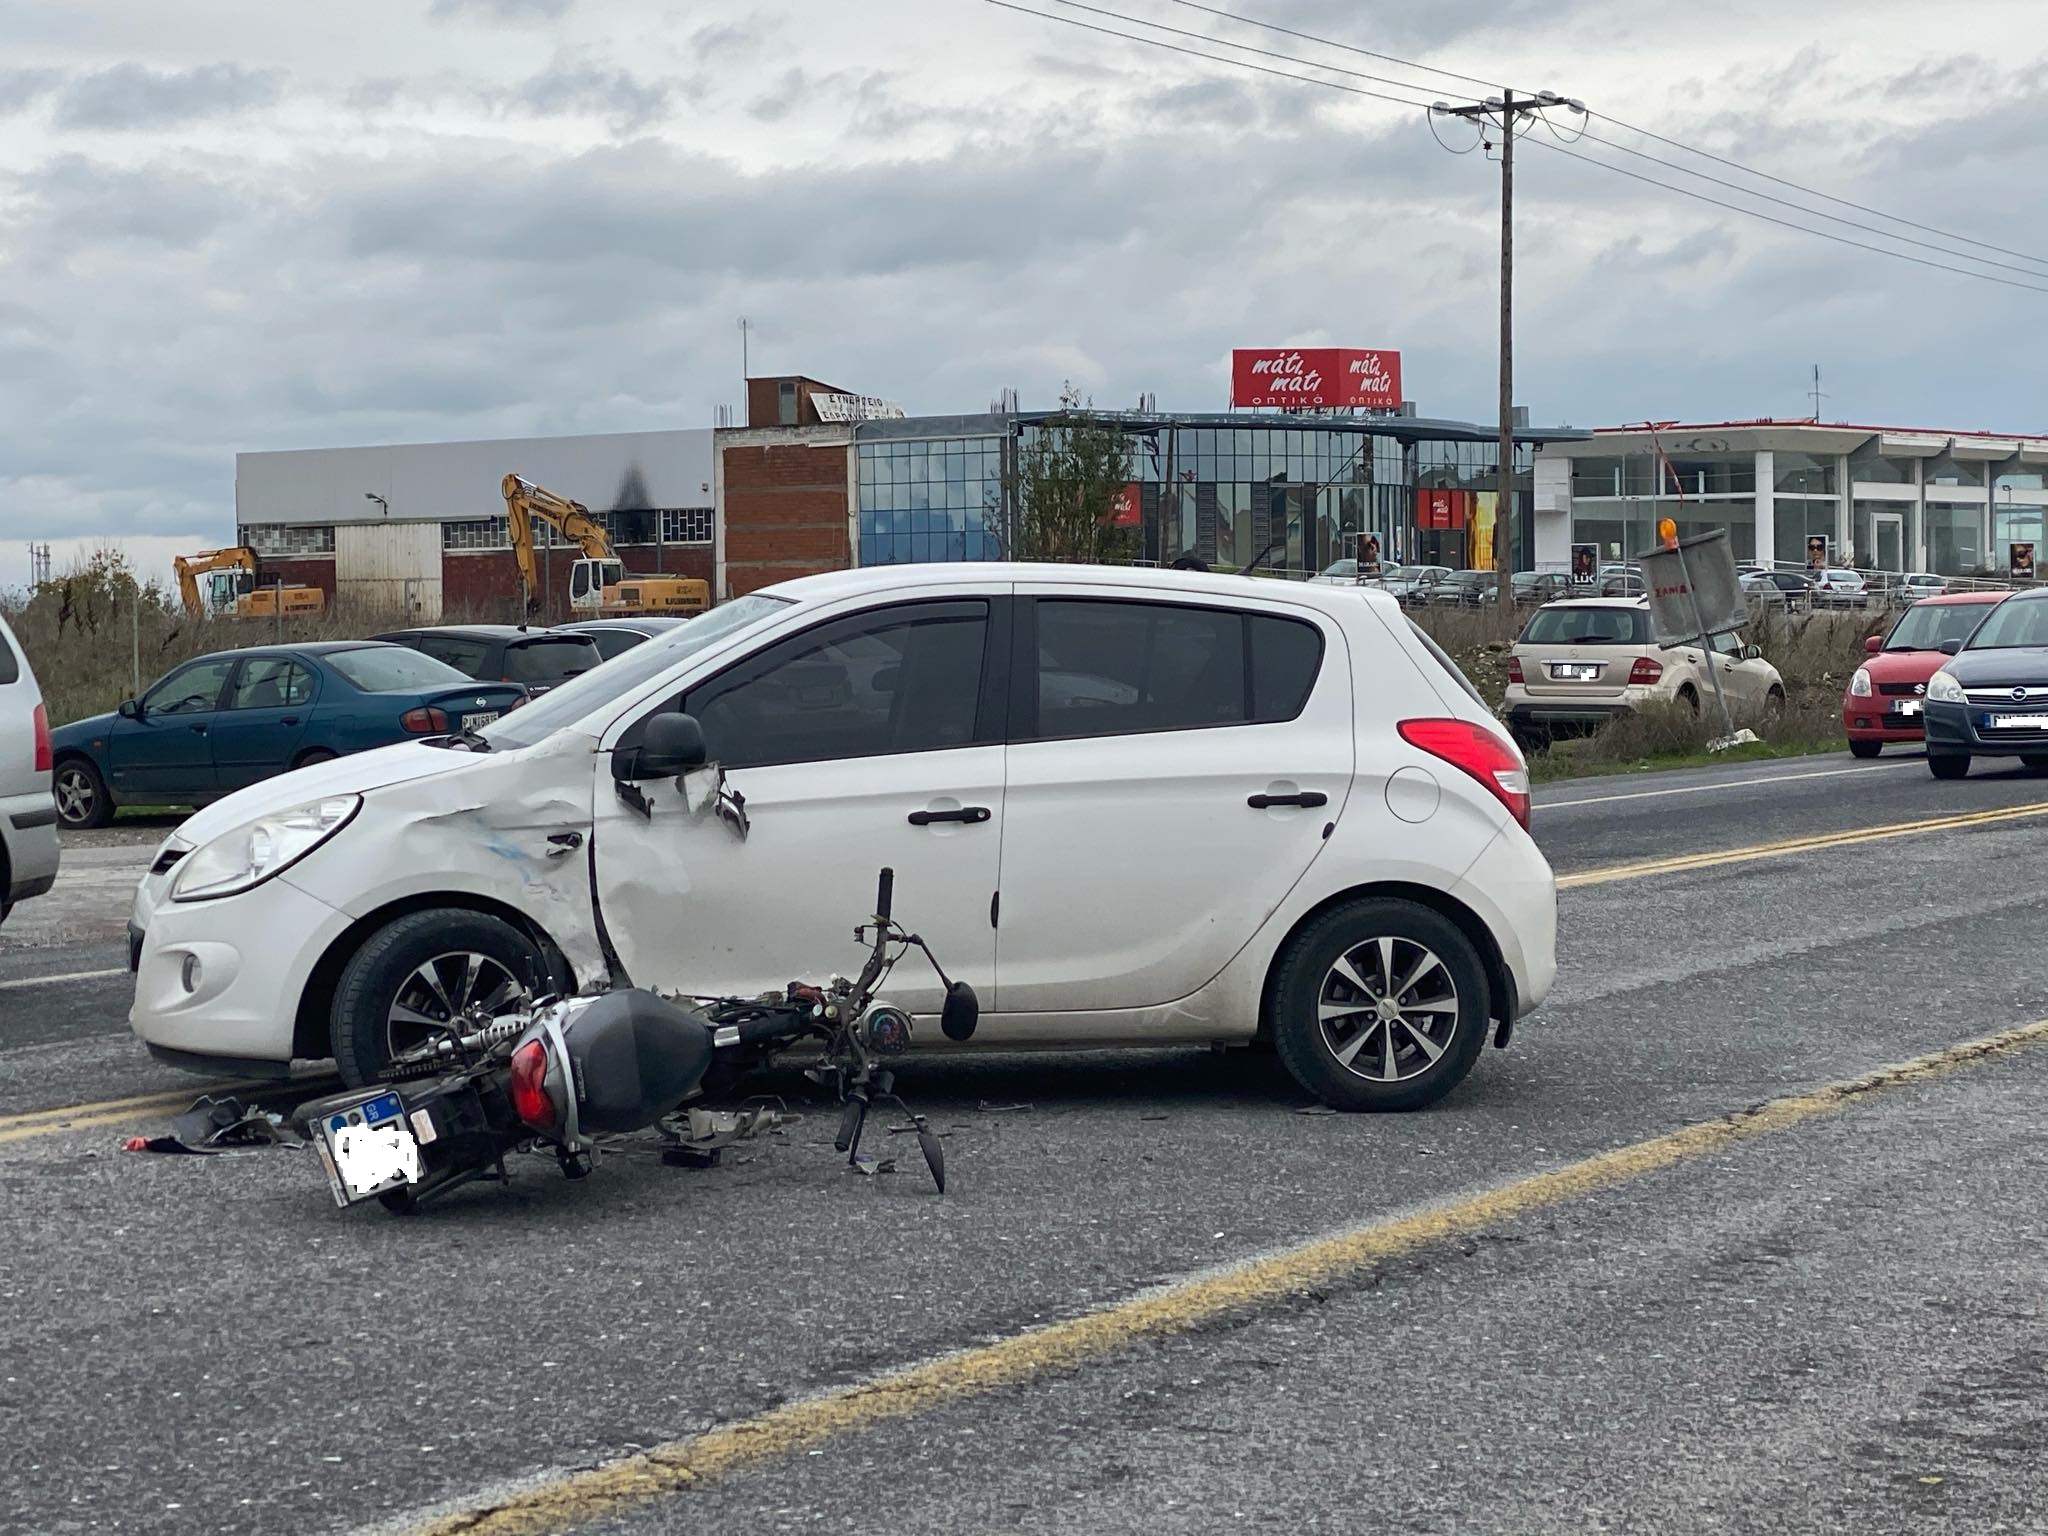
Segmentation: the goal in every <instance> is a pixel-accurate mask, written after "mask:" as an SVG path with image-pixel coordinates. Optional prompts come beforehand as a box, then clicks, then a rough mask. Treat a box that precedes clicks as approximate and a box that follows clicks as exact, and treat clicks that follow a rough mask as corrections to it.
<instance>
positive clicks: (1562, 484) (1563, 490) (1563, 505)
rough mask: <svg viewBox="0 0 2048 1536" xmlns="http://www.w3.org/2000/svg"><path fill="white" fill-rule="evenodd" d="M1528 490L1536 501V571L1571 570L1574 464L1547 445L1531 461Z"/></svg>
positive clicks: (1533, 555)
mask: <svg viewBox="0 0 2048 1536" xmlns="http://www.w3.org/2000/svg"><path fill="white" fill-rule="evenodd" d="M1531 463H1532V466H1533V471H1534V472H1533V474H1532V475H1531V477H1530V482H1529V489H1530V492H1531V494H1532V495H1533V496H1534V498H1535V530H1536V536H1535V543H1536V547H1535V549H1533V550H1531V551H1530V554H1531V557H1532V558H1533V560H1534V562H1535V568H1536V569H1537V570H1543V569H1545V568H1546V567H1554V568H1557V569H1569V568H1570V566H1571V560H1572V461H1571V460H1570V459H1569V458H1567V457H1565V456H1564V455H1563V454H1561V453H1557V452H1555V451H1553V447H1552V445H1549V444H1546V445H1545V446H1544V447H1543V448H1541V449H1540V450H1538V452H1537V453H1536V455H1535V457H1534V459H1533V460H1532V461H1531Z"/></svg>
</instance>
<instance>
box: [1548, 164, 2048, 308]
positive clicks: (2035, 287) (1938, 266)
mask: <svg viewBox="0 0 2048 1536" xmlns="http://www.w3.org/2000/svg"><path fill="white" fill-rule="evenodd" d="M1529 142H1530V143H1532V144H1538V145H1541V146H1542V147H1543V148H1545V149H1548V150H1554V151H1555V152H1556V153H1558V154H1560V155H1568V156H1570V157H1571V158H1572V159H1574V160H1578V161H1582V162H1583V163H1585V164H1587V165H1597V166H1599V167H1600V169H1601V170H1603V171H1612V172H1614V174H1615V175H1617V176H1626V177H1628V178H1629V180H1631V181H1640V182H1644V183H1646V184H1647V185H1649V186H1653V187H1662V188H1663V189H1664V190H1665V191H1667V192H1676V193H1677V194H1678V195H1679V196H1680V197H1691V198H1697V199H1698V200H1699V201H1701V202H1703V203H1712V204H1713V205H1714V206H1715V207H1716V208H1726V209H1728V210H1729V211H1731V212H1733V213H1746V214H1748V215H1749V216H1750V217H1751V218H1753V219H1762V220H1763V221H1764V222H1765V223H1767V224H1778V225H1782V226H1783V227H1784V228H1786V229H1796V230H1798V231H1799V232H1800V233H1801V234H1805V235H1818V236H1819V237H1820V238H1821V239H1823V240H1832V241H1834V242H1835V243H1836V244H1838V245H1851V246H1854V247H1855V248H1856V249H1857V250H1859V251H1874V252H1876V253H1877V254H1878V255H1880V256H1891V257H1895V258H1896V259H1898V260H1900V261H1910V262H1912V263H1914V264H1915V265H1916V266H1922V267H1933V268H1934V269H1935V270H1936V271H1938V272H1954V273H1957V274H1958V275H1960V276H1962V277H1975V278H1981V279H1982V280H1983V281H1985V282H1987V283H2002V284H2003V285H2004V286H2006V287H2007V288H2024V289H2026V290H2027V291H2028V292H2030V293H2048V285H2043V284H2041V283H2022V282H2018V281H2015V280H2014V279H2013V278H2010V277H1997V276H1994V275H1993V274H1991V273H1989V272H1978V271H1975V270H1973V269H1971V268H1969V267H1952V266H1950V265H1948V263H1946V262H1941V261H1929V260H1928V259H1927V258H1926V257H1925V256H1914V255H1911V254H1909V253H1908V252H1905V251H1894V250H1891V249H1889V248H1887V247H1885V246H1882V245H1871V244H1868V243H1867V242H1865V241H1862V240H1851V239H1850V238H1849V237H1848V236H1847V235H1837V234H1834V233H1831V232H1830V231H1828V230H1825V229H1815V228H1813V227H1812V226H1811V225H1808V224H1795V223H1793V222H1792V221H1791V220H1790V219H1781V218H1779V217H1778V216H1777V215H1776V214H1771V213H1764V212H1761V211H1760V210H1758V209H1755V208H1745V207H1743V206H1742V205H1741V204H1740V203H1728V202H1723V201H1722V200H1721V199H1720V198H1718V197H1709V196H1707V194H1706V193H1704V192H1695V191H1693V190H1692V189H1691V188H1690V187H1680V186H1675V185H1673V184H1672V183H1671V182H1668V181H1659V180H1657V178H1656V177H1654V176H1644V175H1641V174H1639V173H1638V172H1635V171H1631V170H1629V169H1627V168H1626V167H1624V166H1619V165H1616V164H1614V163H1613V162H1612V161H1608V160H1596V159H1594V158H1593V157H1592V156H1591V155H1582V154H1580V153H1579V152H1578V151H1577V150H1575V149H1566V148H1565V147H1564V146H1563V145H1562V144H1551V143H1548V142H1546V141H1544V140H1542V139H1531V140H1530V141H1529ZM1806 211H1808V212H1812V211H1813V210H1811V209H1809V210H1806ZM1886 238H1888V239H1889V238H1893V237H1891V236H1887V237H1886ZM1963 259H1964V260H1965V261H1977V260H1979V259H1980V258H1978V257H1975V256H1966V257H1964V258H1963Z"/></svg>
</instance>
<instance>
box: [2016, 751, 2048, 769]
mask: <svg viewBox="0 0 2048 1536" xmlns="http://www.w3.org/2000/svg"><path fill="white" fill-rule="evenodd" d="M2020 766H2021V767H2022V768H2024V769H2026V770H2027V772H2029V773H2048V752H2022V753H2021V754H2020Z"/></svg>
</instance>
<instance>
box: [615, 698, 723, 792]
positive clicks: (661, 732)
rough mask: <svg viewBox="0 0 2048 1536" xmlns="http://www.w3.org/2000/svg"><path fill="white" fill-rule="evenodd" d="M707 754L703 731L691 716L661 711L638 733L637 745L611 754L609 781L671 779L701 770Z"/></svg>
mask: <svg viewBox="0 0 2048 1536" xmlns="http://www.w3.org/2000/svg"><path fill="white" fill-rule="evenodd" d="M709 756H710V754H709V753H708V752H707V751H706V749H705V746H704V727H703V726H701V725H699V724H698V723H697V717H696V716H695V715H686V714H684V713H683V712H682V711H681V710H675V709H670V710H664V711H663V712H662V713H660V714H658V715H655V716H653V717H652V718H651V719H649V720H648V722H647V725H646V727H645V729H643V730H642V731H641V733H640V745H639V746H637V747H630V748H621V749H620V750H619V751H616V752H614V753H613V754H612V777H613V778H615V779H619V780H621V781H624V782H627V783H636V784H637V783H645V782H647V781H648V780H650V779H674V778H680V777H682V775H684V774H686V773H689V772H691V771H692V770H693V769H697V768H702V767H703V766H704V764H705V763H706V762H707V761H708V760H709Z"/></svg>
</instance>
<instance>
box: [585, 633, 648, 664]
mask: <svg viewBox="0 0 2048 1536" xmlns="http://www.w3.org/2000/svg"><path fill="white" fill-rule="evenodd" d="M584 633H585V634H587V635H589V636H590V638H591V640H592V641H593V642H595V643H596V645H597V654H598V655H600V656H602V657H603V658H604V659H605V660H606V661H610V660H611V659H612V658H613V657H614V656H617V655H619V654H620V653H621V652H623V651H630V650H631V649H633V647H634V646H636V645H638V644H639V643H640V642H641V641H643V640H645V639H646V638H647V637H646V636H645V635H642V634H636V633H635V632H634V631H632V630H630V629H591V630H585V631H584Z"/></svg>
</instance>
